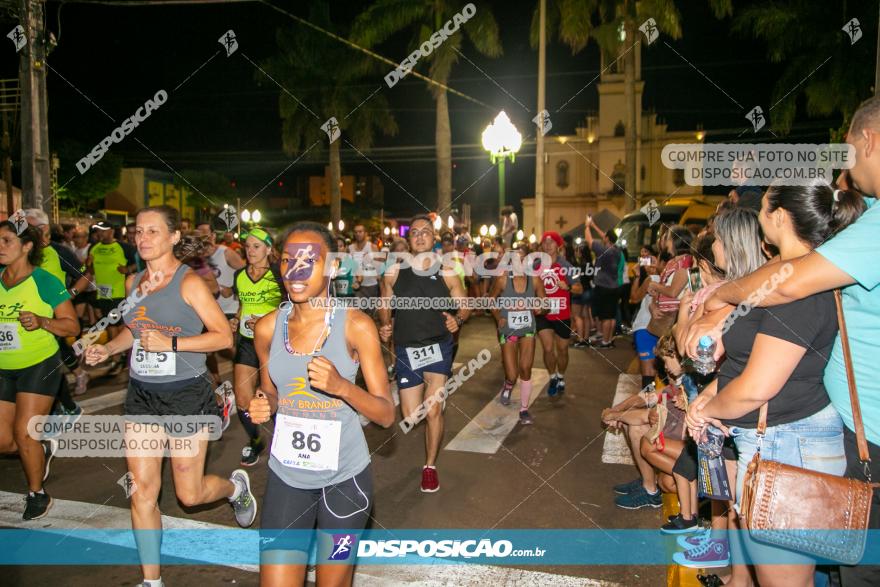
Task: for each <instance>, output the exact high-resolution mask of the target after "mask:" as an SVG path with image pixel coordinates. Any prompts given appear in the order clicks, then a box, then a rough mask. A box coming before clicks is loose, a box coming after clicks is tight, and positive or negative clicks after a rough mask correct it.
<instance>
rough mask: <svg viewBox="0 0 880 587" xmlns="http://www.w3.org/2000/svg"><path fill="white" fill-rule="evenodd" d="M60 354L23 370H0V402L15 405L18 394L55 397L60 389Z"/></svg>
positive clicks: (62, 374)
mask: <svg viewBox="0 0 880 587" xmlns="http://www.w3.org/2000/svg"><path fill="white" fill-rule="evenodd" d="M62 377H64V369H62V368H61V353H60V352H58V351H56V352H55V354H54V355H52V356H51V357H49V358H48V359H46V360H45V361H40V362H39V363H37V364H36V365H31V366H30V367H25V368H24V369H0V401H4V402H11V403H15V396H16V394H18V393H35V394H37V395H46V396H49V397H55V396H56V395H58V390H59V389H61V378H62Z"/></svg>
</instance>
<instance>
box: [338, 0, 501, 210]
mask: <svg viewBox="0 0 880 587" xmlns="http://www.w3.org/2000/svg"><path fill="white" fill-rule="evenodd" d="M466 4H468V2H464V1H462V0H375V1H374V2H373V3H372V4H371V5H370V6H369V8H367V9H366V10H365V11H364V12H363V13H362V14H361V15H360V16H358V17H357V19H356V20H355V23H354V26H353V27H352V35H351V37H352V40H353V41H354V42H355V43H358V44H360V45H364V46H366V47H374V46H376V45H378V44H380V43H383V42H385V41H386V40H387V39H388V38H389V37H391V36H392V35H394V34H396V33H398V32H400V31H404V30H409V31H411V32H412V34H413V36H414V40H413V42H411V43H410V44H409V45H408V46H410V47H418V46H420V45H421V44H422V43H423V42H424V41H426V40H427V39H428V38H429V37H430V36H431V34H432V33H433V32H434V31H437V30H439V29H440V28H441V27H443V25H444V24H445V23H446V22H447V21H449V20H451V19H452V17H453V15H455V14H458V13H460V12H461V10H462V8H464V6H465V5H466ZM462 30H463V31H464V33H463V34H461V31H458V33H456V34H454V35H452V36H450V37H449V38H447V39H446V41H445V42H444V43H443V44H442V45H440V46H439V47H438V48H437V49H435V50H434V51H433V52H432V53H431V55H430V56H429V57H428V58H427V59H426V61H428V62H429V63H430V69H429V74H428V75H429V76H430V77H431V79H433V80H435V81H438V82H440V83H442V84H444V85H446V83H447V82H448V80H449V74H450V71H451V70H452V66H453V65H455V63H456V62H457V61H458V55H459V51H460V49H461V46H462V39H463V37H464V36H466V37H467V38H468V39H469V40H470V42H471V44H472V45H473V46H474V47H475V48H476V50H477V51H479V52H480V53H482V54H483V55H486V56H488V57H498V56H500V55H501V53H502V50H501V41H500V39H499V37H498V23H497V22H495V17H494V16H493V15H492V13H491V12H490V11H489V9H488V8H486V7H482V6H481V7H480V9H479V10H477V11H476V13H475V14H474V15H473V16H472V17H471V18H470V19H469V20H468V21H467V22H466V23H465V24H464V25H463V26H462ZM431 93H432V94H433V96H434V100H435V102H436V114H437V123H436V136H435V142H436V150H437V210H438V211H443V210H446V209H447V208H449V206H450V205H451V202H452V133H451V131H450V128H449V104H448V102H447V96H446V90H445V89H444V88H441V87H438V86H432V87H431Z"/></svg>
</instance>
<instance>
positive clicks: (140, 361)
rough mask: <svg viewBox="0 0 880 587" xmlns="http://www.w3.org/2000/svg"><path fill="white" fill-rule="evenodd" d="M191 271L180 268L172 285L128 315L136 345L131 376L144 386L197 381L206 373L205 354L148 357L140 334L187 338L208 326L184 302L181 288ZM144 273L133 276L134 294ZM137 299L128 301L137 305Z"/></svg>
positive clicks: (166, 354) (132, 352)
mask: <svg viewBox="0 0 880 587" xmlns="http://www.w3.org/2000/svg"><path fill="white" fill-rule="evenodd" d="M189 270H190V269H189V267H187V266H186V265H181V266H180V267H178V268H177V271H175V273H174V277H172V278H171V281H170V282H169V283H168V285H166V286H165V287H163V288H162V289H160V290H159V291H157V292H153V293H150V294H149V295H147V296H146V297H144V298H143V299H142V300H140V301H138V302H137V303H134V304H133V305H132V308H131V310H130V311H128V312H126V313H125V325H126V326H128V327H129V328H130V329H131V333H132V335H133V336H134V345H133V346H132V349H131V357H130V360H129V366H130V369H129V371H130V376H131V378H132V379H137V380H138V381H142V382H144V383H148V384H150V383H171V382H174V381H184V380H187V379H192V378H194V377H198V376H200V375H202V374H203V373H204V372H205V357H206V354H205V353H190V352H182V351H180V352H177V353H174V352H171V351H167V352H161V353H158V352H153V353H148V352H146V351H144V350H143V349H142V348H141V347H140V337H141V333H142V332H144V331H147V330H158V331H159V332H161V333H162V334H165V335H167V336H177V337H178V338H185V337H187V336H198V335H199V334H202V332H204V330H205V325H204V323H202V320H201V319H200V318H199V315H198V314H197V313H196V312H195V310H193V307H192V306H190V305H189V304H187V303H186V302H184V301H183V297H182V295H181V292H180V286H181V284H182V283H183V277H184V276H185V275H186V273H187V272H188V271H189ZM144 273H146V272H145V271H141V272H139V273H138V274H137V275H135V276H134V282H133V284H132V290H131V291H132V293H134V292H135V290H136V289H137V287H138V285H139V284H140V282H141V279H143V276H144ZM134 298H135V296H134V295H130V296H129V299H130V300H132V301H134Z"/></svg>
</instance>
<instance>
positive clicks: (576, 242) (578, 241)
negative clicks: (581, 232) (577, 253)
mask: <svg viewBox="0 0 880 587" xmlns="http://www.w3.org/2000/svg"><path fill="white" fill-rule="evenodd" d="M582 240H583V239H582V238H581V237H577V238H576V239H574V244H576V245H579V244H581V241H582Z"/></svg>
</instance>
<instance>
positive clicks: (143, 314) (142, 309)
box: [131, 306, 156, 324]
mask: <svg viewBox="0 0 880 587" xmlns="http://www.w3.org/2000/svg"><path fill="white" fill-rule="evenodd" d="M135 322H152V323H153V324H155V323H156V321H155V320H153V319H152V318H149V317H148V316H147V307H146V306H138V307H137V309H136V310H135V311H134V318H132V319H131V323H132V324H134V323H135Z"/></svg>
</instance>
